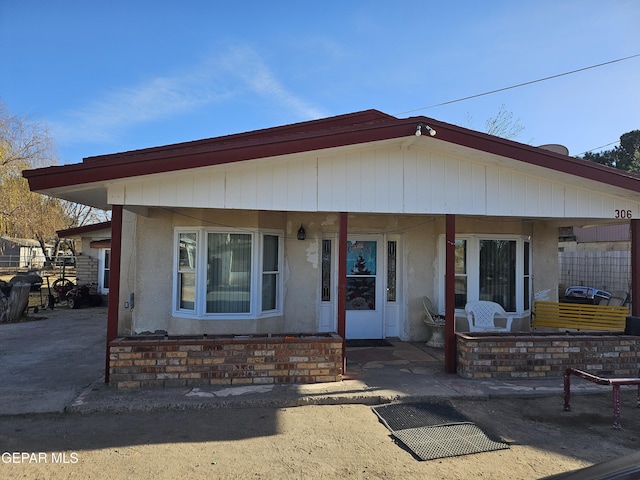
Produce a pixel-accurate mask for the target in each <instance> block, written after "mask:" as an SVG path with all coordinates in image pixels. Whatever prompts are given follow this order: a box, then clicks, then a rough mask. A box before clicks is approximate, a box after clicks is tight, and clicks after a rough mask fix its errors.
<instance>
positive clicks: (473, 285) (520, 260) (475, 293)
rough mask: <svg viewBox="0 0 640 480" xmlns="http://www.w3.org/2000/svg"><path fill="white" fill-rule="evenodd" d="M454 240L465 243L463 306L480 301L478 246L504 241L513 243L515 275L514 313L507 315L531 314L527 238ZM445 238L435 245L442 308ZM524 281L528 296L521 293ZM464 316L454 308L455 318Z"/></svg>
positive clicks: (458, 237)
mask: <svg viewBox="0 0 640 480" xmlns="http://www.w3.org/2000/svg"><path fill="white" fill-rule="evenodd" d="M458 240H464V241H466V261H467V263H466V274H465V276H466V280H467V302H470V301H475V300H479V299H480V298H479V297H480V242H481V241H483V240H488V241H497V240H507V241H515V242H516V271H515V278H516V284H515V286H514V288H515V294H516V310H515V311H509V312H508V313H512V314H515V315H525V314H529V313H530V312H531V295H532V290H531V289H532V279H533V274H532V257H533V255H532V250H531V247H532V244H531V237H530V236H528V235H506V234H497V235H489V234H462V235H456V242H457V241H458ZM445 242H446V239H445V236H444V235H441V236H440V241H439V252H440V253H439V257H440V261H439V265H440V272H442V274H441V275H439V277H440V292H441V295H440V297H441V298H440V300H441V302H440V304H441V305H444V291H445V280H444V277H445V260H446V259H445V256H446V254H445V251H446V249H445ZM525 244H528V248H529V252H528V253H529V258H528V260H529V262H528V263H529V264H528V273H526V272H525V268H524V261H525V254H524V246H525ZM525 277H527V278H528V280H529V282H528V283H529V284H528V292H525V291H524V290H525ZM527 295H528V297H529V300H528V301H525V296H527ZM527 304H528V306H529V308H525V305H527ZM461 312H464V308H456V313H457V314H459V313H461Z"/></svg>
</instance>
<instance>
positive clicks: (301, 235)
mask: <svg viewBox="0 0 640 480" xmlns="http://www.w3.org/2000/svg"><path fill="white" fill-rule="evenodd" d="M305 238H307V232H305V231H304V225H302V224H300V228H299V229H298V240H304V239H305Z"/></svg>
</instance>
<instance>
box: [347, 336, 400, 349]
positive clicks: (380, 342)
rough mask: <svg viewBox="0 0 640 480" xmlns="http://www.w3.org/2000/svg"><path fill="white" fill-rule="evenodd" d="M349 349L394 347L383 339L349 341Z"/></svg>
mask: <svg viewBox="0 0 640 480" xmlns="http://www.w3.org/2000/svg"><path fill="white" fill-rule="evenodd" d="M349 347H393V345H392V344H391V343H390V342H389V341H387V340H385V339H383V338H372V339H359V338H356V339H352V340H347V348H349Z"/></svg>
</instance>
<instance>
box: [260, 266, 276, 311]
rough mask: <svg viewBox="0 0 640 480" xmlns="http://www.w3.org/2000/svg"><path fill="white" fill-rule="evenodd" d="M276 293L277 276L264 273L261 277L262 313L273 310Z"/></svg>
mask: <svg viewBox="0 0 640 480" xmlns="http://www.w3.org/2000/svg"><path fill="white" fill-rule="evenodd" d="M277 293H278V275H276V274H275V273H265V274H263V275H262V311H263V312H264V311H267V310H275V309H276V307H277V305H276V298H277Z"/></svg>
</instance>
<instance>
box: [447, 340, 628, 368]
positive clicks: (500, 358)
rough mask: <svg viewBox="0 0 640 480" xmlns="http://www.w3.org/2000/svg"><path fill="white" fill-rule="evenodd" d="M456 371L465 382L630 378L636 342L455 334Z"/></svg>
mask: <svg viewBox="0 0 640 480" xmlns="http://www.w3.org/2000/svg"><path fill="white" fill-rule="evenodd" d="M456 341H457V372H458V375H460V376H461V377H464V378H500V379H506V378H519V379H522V378H547V377H562V376H563V375H564V372H565V370H566V369H567V368H569V367H573V368H579V369H582V370H587V371H589V372H592V373H594V374H596V375H601V374H606V375H611V376H634V375H636V374H637V373H638V368H639V367H640V363H639V362H640V359H639V358H638V355H639V354H640V337H639V336H631V335H624V334H615V333H614V334H605V333H603V334H598V333H582V332H577V333H571V334H564V333H541V332H540V333H538V332H536V333H520V334H518V333H505V334H488V333H471V334H470V333H457V334H456Z"/></svg>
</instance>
